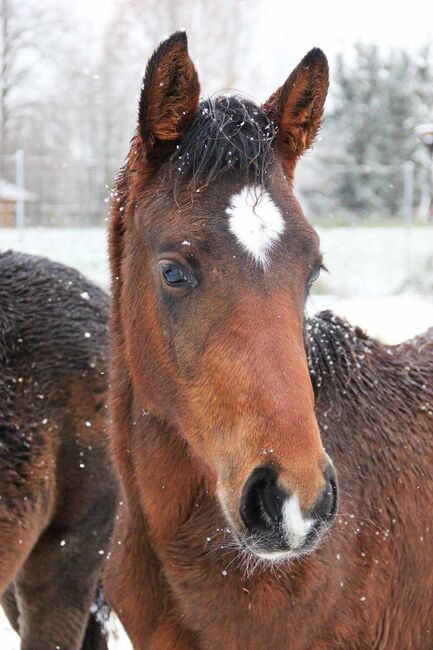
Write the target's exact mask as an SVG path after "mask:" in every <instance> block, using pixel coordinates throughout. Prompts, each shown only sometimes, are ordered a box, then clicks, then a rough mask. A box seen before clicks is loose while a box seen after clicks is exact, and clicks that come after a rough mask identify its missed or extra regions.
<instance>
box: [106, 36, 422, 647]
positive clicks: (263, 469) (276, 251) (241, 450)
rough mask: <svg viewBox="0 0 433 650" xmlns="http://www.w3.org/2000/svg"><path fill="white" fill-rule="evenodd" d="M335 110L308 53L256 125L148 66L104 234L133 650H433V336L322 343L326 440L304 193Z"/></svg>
mask: <svg viewBox="0 0 433 650" xmlns="http://www.w3.org/2000/svg"><path fill="white" fill-rule="evenodd" d="M327 87H328V66H327V62H326V58H325V56H324V55H323V53H322V52H321V51H320V50H317V49H315V50H312V51H311V52H310V53H309V54H307V56H306V57H305V58H304V59H303V61H302V62H301V63H300V65H298V67H297V68H296V69H295V70H294V71H293V72H292V74H291V75H290V76H289V78H288V79H287V81H286V82H285V83H284V84H283V86H281V88H279V89H278V90H277V91H276V92H275V93H274V94H273V95H272V97H271V98H270V99H269V101H268V102H266V104H265V105H264V106H263V107H262V108H259V107H258V106H256V105H255V104H253V103H251V102H250V101H247V100H245V99H241V98H238V97H220V98H218V99H216V100H213V101H210V100H205V101H202V102H201V103H199V83H198V78H197V73H196V71H195V68H194V66H193V64H192V62H191V60H190V58H189V56H188V51H187V41H186V36H185V34H184V33H177V34H174V35H173V36H172V37H170V38H169V39H168V40H166V41H165V42H164V43H162V45H161V46H160V47H159V48H158V49H157V50H156V52H155V53H154V54H153V56H152V58H151V59H150V62H149V64H148V67H147V71H146V75H145V78H144V83H143V87H142V92H141V98H140V106H139V119H138V129H137V133H136V135H135V137H134V139H133V141H132V146H131V150H130V153H129V157H128V160H127V162H126V165H125V167H124V169H123V170H122V172H121V174H120V177H119V180H118V184H117V188H116V192H115V200H114V204H113V209H112V217H111V225H110V258H111V268H112V277H113V309H112V391H111V409H112V417H113V429H112V437H113V452H114V456H115V462H116V465H117V469H118V473H119V476H120V479H121V484H122V487H123V497H122V499H123V506H122V507H121V508H120V512H119V517H118V521H117V524H116V529H115V533H114V538H113V547H112V557H111V559H110V561H109V562H107V568H106V589H107V594H108V598H109V600H110V601H111V603H112V604H113V606H114V608H115V609H116V611H117V613H118V614H119V616H120V618H121V619H122V621H123V623H124V625H125V627H126V630H127V632H128V633H129V635H130V637H131V640H132V642H133V644H134V646H135V647H136V648H137V649H144V648H146V649H148V648H149V649H152V650H168V649H172V648H175V649H176V650H181V649H182V650H186V649H187V648H188V649H196V650H198V649H208V650H210V649H212V650H215V649H219V648H220V649H221V650H222V649H224V650H227V649H228V648H230V649H236V648H237V649H246V648H248V649H250V648H251V649H257V650H259V649H260V650H262V649H263V648H273V649H278V650H280V649H286V648H290V649H293V650H297V649H300V648H303V649H307V648H314V650H320V649H322V648H335V647H341V648H345V649H346V650H347V649H348V648H365V649H367V648H387V649H389V648H395V649H397V648H417V649H420V648H428V647H431V634H432V633H431V630H430V627H429V626H430V624H431V622H432V604H431V603H432V582H431V569H432V564H433V552H432V551H433V547H432V539H433V536H432V534H431V532H430V528H429V524H430V522H429V515H428V508H429V504H431V498H432V491H433V487H432V478H431V470H430V463H431V459H430V458H429V453H430V454H431V450H432V444H433V437H432V435H431V432H432V422H433V419H432V416H431V403H432V402H433V395H432V386H431V373H432V370H433V344H432V341H431V336H430V338H429V339H427V338H426V339H421V340H419V341H417V342H415V343H413V344H407V345H406V346H401V347H398V348H395V349H392V348H384V347H382V346H380V345H379V344H378V343H376V342H374V341H369V340H366V339H364V337H363V336H362V334H360V333H359V332H357V331H352V330H350V329H349V328H347V327H345V326H344V325H343V324H341V323H339V322H335V323H334V322H333V320H332V318H330V317H328V316H326V315H325V316H323V317H322V318H319V319H318V320H316V321H313V322H312V323H311V324H310V326H309V327H310V328H311V329H310V335H311V337H312V343H311V345H310V350H311V354H310V370H311V372H312V373H313V374H312V376H313V378H314V382H313V383H314V385H315V386H316V391H317V413H318V419H316V413H315V401H314V392H313V386H312V382H311V379H310V375H309V372H308V364H307V355H306V351H305V344H304V316H303V312H304V304H305V299H306V296H307V294H308V288H309V286H310V284H311V283H312V282H313V280H314V279H315V278H316V277H317V275H318V272H319V270H320V267H321V263H322V261H321V256H320V253H319V247H318V237H317V235H316V234H315V232H314V230H313V229H312V228H311V226H310V225H309V224H308V222H307V221H306V219H305V217H304V216H303V213H302V210H301V208H300V206H299V204H298V202H297V201H296V199H295V197H294V194H293V175H294V169H295V165H296V161H297V159H298V157H299V156H300V155H301V154H302V153H303V151H304V150H305V149H306V148H307V147H308V146H309V145H310V144H311V143H312V141H313V139H314V136H315V134H316V132H317V130H318V128H319V124H320V120H321V116H322V110H323V104H324V101H325V96H326V92H327ZM318 420H319V422H320V423H321V428H322V433H323V435H324V437H325V439H326V445H327V447H328V451H329V452H331V454H330V455H331V456H333V457H334V461H335V462H336V466H337V467H338V469H339V473H340V482H341V485H342V496H341V507H340V510H341V513H342V514H341V516H340V517H339V519H338V524H337V525H336V527H335V529H334V530H333V532H332V533H331V535H329V536H328V535H327V534H326V533H327V532H328V531H329V528H330V525H331V523H332V521H333V520H334V519H335V513H336V500H337V485H336V478H335V472H334V469H333V465H332V462H331V460H330V456H329V455H328V453H327V452H325V450H324V448H323V446H322V442H321V438H320V434H319V425H318ZM321 541H322V544H321V545H320V546H319V548H318V545H319V543H320V542H321ZM315 549H316V550H315ZM312 551H315V552H314V553H312ZM429 571H430V574H429Z"/></svg>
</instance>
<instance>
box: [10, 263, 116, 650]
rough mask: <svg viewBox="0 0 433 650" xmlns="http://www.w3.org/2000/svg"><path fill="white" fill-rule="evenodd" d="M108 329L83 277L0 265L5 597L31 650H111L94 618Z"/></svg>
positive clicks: (103, 506) (49, 267)
mask: <svg viewBox="0 0 433 650" xmlns="http://www.w3.org/2000/svg"><path fill="white" fill-rule="evenodd" d="M107 320H108V300H107V297H106V296H105V294H104V293H103V292H102V291H101V290H99V289H98V288H97V287H95V286H94V285H92V284H91V283H90V282H87V281H86V280H85V279H84V278H83V277H82V276H81V275H80V274H79V273H77V272H76V271H74V270H72V269H69V268H66V267H64V266H62V265H60V264H55V263H54V262H50V261H49V260H46V259H43V258H37V257H30V256H28V255H22V254H19V253H11V252H9V253H5V254H2V255H0V597H1V604H2V605H3V607H4V609H5V611H6V614H7V616H8V618H9V620H10V622H11V625H12V626H13V627H14V628H15V630H16V631H17V632H18V634H19V635H20V637H21V648H22V649H23V650H48V649H53V650H54V649H55V648H58V649H60V650H78V649H79V648H83V649H85V650H104V649H106V648H107V644H106V639H105V636H104V634H103V630H102V628H101V626H100V623H99V619H100V615H101V611H103V610H100V611H98V606H97V605H96V606H94V607H93V609H94V613H92V614H90V609H91V605H92V602H93V601H94V599H95V596H96V593H97V588H98V581H99V578H100V573H101V568H102V562H103V560H104V557H105V552H106V549H107V546H108V540H109V536H110V532H111V528H112V522H113V519H114V509H115V498H116V482H115V480H114V476H113V473H112V470H111V465H110V462H109V459H108V454H107V450H106V433H105V422H106V415H105V399H106V388H107V379H106V373H105V370H106V366H107ZM100 602H101V604H102V601H100Z"/></svg>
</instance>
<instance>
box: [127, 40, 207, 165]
mask: <svg viewBox="0 0 433 650" xmlns="http://www.w3.org/2000/svg"><path fill="white" fill-rule="evenodd" d="M199 95H200V84H199V80H198V75H197V71H196V69H195V67H194V64H193V62H192V61H191V59H190V57H189V54H188V41H187V37H186V34H185V32H176V33H175V34H172V35H171V36H170V37H169V38H168V39H167V40H165V41H163V42H162V43H161V45H160V46H159V47H158V48H157V49H156V50H155V52H154V53H153V54H152V56H151V58H150V59H149V62H148V64H147V68H146V73H145V75H144V80H143V85H142V89H141V96H140V103H139V109H138V129H139V133H140V135H141V139H142V142H143V145H144V148H145V151H146V155H150V154H151V153H152V152H155V153H157V151H156V150H157V149H158V147H159V146H162V149H163V151H167V150H169V149H170V148H171V147H170V145H171V146H172V145H173V143H174V142H175V141H176V140H179V139H180V138H181V137H182V136H183V135H184V133H185V131H186V130H187V128H188V126H189V125H190V123H191V121H192V119H193V117H194V114H195V112H196V110H197V107H198V102H199ZM167 145H168V146H167Z"/></svg>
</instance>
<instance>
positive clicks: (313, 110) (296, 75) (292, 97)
mask: <svg viewBox="0 0 433 650" xmlns="http://www.w3.org/2000/svg"><path fill="white" fill-rule="evenodd" d="M328 86H329V68H328V61H327V59H326V56H325V55H324V53H323V52H322V50H319V49H318V48H314V49H313V50H311V51H310V52H308V54H307V55H306V56H305V57H304V58H303V59H302V61H301V63H300V64H299V65H298V66H297V67H296V68H295V69H294V70H293V72H292V74H291V75H290V77H289V78H288V79H287V80H286V82H285V83H284V84H283V85H282V86H281V87H280V88H278V90H276V91H275V92H274V94H273V95H271V97H270V98H269V99H268V101H267V102H265V104H264V105H263V109H264V110H265V111H266V112H267V114H268V116H269V117H270V119H271V120H272V121H273V122H274V124H275V125H276V126H277V128H278V136H277V143H278V149H279V152H280V154H281V156H282V157H283V160H284V161H285V162H286V163H288V164H289V166H290V163H292V165H294V163H295V162H296V160H297V158H299V156H300V155H301V154H302V153H303V152H304V151H305V150H306V149H307V148H308V147H309V146H311V144H312V143H313V140H314V138H315V136H316V134H317V131H318V130H319V127H320V122H321V120H322V115H323V106H324V104H325V99H326V95H327V92H328Z"/></svg>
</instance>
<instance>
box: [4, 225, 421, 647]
mask: <svg viewBox="0 0 433 650" xmlns="http://www.w3.org/2000/svg"><path fill="white" fill-rule="evenodd" d="M320 236H321V241H322V251H323V253H324V261H325V265H326V266H327V268H328V270H329V271H330V274H329V275H328V274H326V273H324V274H322V277H321V278H320V280H318V282H317V283H316V286H315V292H314V295H313V296H312V297H311V298H310V300H309V304H308V313H310V314H313V313H315V312H316V311H319V310H321V309H332V310H333V311H335V312H336V313H338V314H339V315H341V316H345V317H346V318H347V319H348V320H349V321H351V322H352V323H354V324H357V325H361V326H362V327H364V328H366V329H367V331H368V332H369V333H370V334H371V335H373V336H378V337H379V338H381V339H382V340H384V341H387V342H389V343H398V342H399V341H402V340H404V339H406V338H409V337H411V336H414V335H415V334H418V333H420V332H422V331H423V330H424V329H426V328H427V327H429V326H432V325H433V227H423V228H413V229H412V230H410V231H408V230H405V229H403V228H329V229H328V228H327V229H321V230H320ZM9 248H12V249H15V250H20V251H23V252H27V253H32V254H35V255H45V256H47V257H51V258H52V259H54V260H57V261H59V262H63V263H64V264H68V265H70V266H74V267H75V268H77V269H79V270H80V271H81V272H82V273H84V274H85V275H87V276H88V277H89V278H90V279H92V280H93V281H94V282H96V283H97V284H99V285H100V286H102V287H103V288H105V289H108V286H109V275H108V263H107V254H106V248H107V246H106V234H105V231H104V229H102V228H82V229H74V228H58V229H56V228H29V229H27V230H25V231H24V233H23V234H20V233H18V232H17V231H16V230H8V229H0V252H1V251H4V250H7V249H9ZM0 648H2V649H3V648H4V649H5V650H18V648H19V643H18V638H17V636H16V634H15V633H14V632H12V631H10V628H9V626H8V625H7V621H6V620H5V618H4V616H3V615H2V613H1V610H0ZM130 648H131V645H130V643H129V641H128V640H127V637H126V635H125V633H124V631H122V630H121V629H120V627H119V638H118V639H117V640H116V639H115V638H114V637H111V639H110V650H129V649H130Z"/></svg>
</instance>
